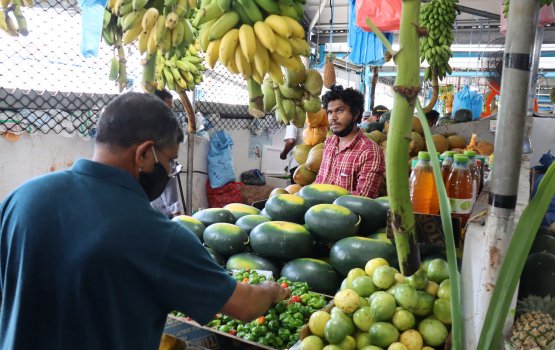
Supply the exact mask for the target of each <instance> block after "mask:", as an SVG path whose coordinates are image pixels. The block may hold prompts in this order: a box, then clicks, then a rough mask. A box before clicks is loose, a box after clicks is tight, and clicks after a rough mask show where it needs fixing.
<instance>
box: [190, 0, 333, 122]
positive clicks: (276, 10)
mask: <svg viewBox="0 0 555 350" xmlns="http://www.w3.org/2000/svg"><path fill="white" fill-rule="evenodd" d="M305 2H306V1H305V0H279V1H278V0H203V1H202V2H201V4H200V9H199V11H197V12H196V14H195V16H194V18H193V22H192V24H193V26H195V27H196V28H198V30H199V41H200V47H201V49H202V51H204V52H205V53H206V63H207V65H208V67H210V68H212V69H213V68H214V67H215V66H216V64H217V63H218V62H220V63H221V64H222V65H224V66H225V67H226V68H227V70H228V71H229V72H231V73H232V74H240V75H241V76H242V77H243V78H244V79H245V80H246V81H247V89H248V91H249V113H250V114H251V115H252V116H254V117H257V118H260V117H263V116H264V115H265V114H266V113H267V112H271V111H272V110H274V109H276V108H277V112H276V118H277V120H278V121H279V122H280V123H288V122H294V123H295V124H298V125H301V126H302V125H304V121H305V115H306V112H305V109H304V108H303V104H304V105H306V106H308V109H310V110H313V109H315V107H314V105H316V104H317V105H318V110H319V109H320V93H321V90H322V87H321V82H322V78H321V76H320V77H319V78H318V77H317V78H314V74H313V73H311V74H308V75H307V72H306V70H305V67H304V64H303V62H302V60H301V56H306V57H308V56H309V55H310V46H309V44H308V42H307V41H306V39H305V31H304V28H303V27H302V25H301V24H300V23H299V21H300V19H301V18H303V16H304V5H305ZM316 73H317V74H318V75H319V73H318V72H316ZM307 76H309V77H310V78H309V81H308V83H305V78H306V77H307ZM314 79H316V81H314ZM318 81H319V82H320V87H319V88H318ZM305 85H310V86H309V88H307V87H306V86H305ZM314 85H316V86H314Z"/></svg>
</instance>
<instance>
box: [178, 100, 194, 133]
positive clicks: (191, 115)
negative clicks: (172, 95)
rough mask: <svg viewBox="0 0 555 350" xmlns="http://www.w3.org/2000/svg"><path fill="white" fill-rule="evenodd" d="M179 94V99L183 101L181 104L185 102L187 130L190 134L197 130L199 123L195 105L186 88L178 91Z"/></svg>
mask: <svg viewBox="0 0 555 350" xmlns="http://www.w3.org/2000/svg"><path fill="white" fill-rule="evenodd" d="M177 94H178V95H179V100H180V101H181V104H183V108H185V113H187V117H188V118H187V120H188V122H187V132H188V133H189V134H193V133H195V132H197V123H196V119H195V111H194V110H193V105H192V104H191V101H190V100H189V96H187V94H186V93H185V91H184V90H179V91H177Z"/></svg>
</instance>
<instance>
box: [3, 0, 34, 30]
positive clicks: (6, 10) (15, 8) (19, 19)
mask: <svg viewBox="0 0 555 350" xmlns="http://www.w3.org/2000/svg"><path fill="white" fill-rule="evenodd" d="M33 4H34V0H0V5H1V6H0V29H2V30H3V31H5V32H6V33H7V34H8V35H10V36H19V35H20V34H21V35H23V36H27V35H28V34H29V30H28V29H27V20H26V19H25V17H24V16H23V12H21V7H22V6H27V7H32V6H33ZM10 12H13V15H14V17H15V19H14V18H12V16H11V15H10Z"/></svg>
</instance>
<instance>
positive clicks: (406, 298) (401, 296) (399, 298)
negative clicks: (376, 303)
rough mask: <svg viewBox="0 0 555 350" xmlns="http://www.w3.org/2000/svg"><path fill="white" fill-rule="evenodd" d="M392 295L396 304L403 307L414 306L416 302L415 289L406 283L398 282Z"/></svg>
mask: <svg viewBox="0 0 555 350" xmlns="http://www.w3.org/2000/svg"><path fill="white" fill-rule="evenodd" d="M393 296H394V297H395V301H396V302H397V305H399V306H401V307H404V308H405V309H410V308H412V307H414V306H415V305H416V303H417V302H418V295H417V294H416V289H414V287H412V286H409V285H408V284H400V285H398V286H396V287H395V289H394V290H393Z"/></svg>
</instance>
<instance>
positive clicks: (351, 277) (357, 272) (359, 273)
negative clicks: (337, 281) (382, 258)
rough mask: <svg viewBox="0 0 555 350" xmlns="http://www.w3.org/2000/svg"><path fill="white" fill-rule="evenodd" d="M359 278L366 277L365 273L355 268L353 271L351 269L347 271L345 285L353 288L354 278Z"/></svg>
mask: <svg viewBox="0 0 555 350" xmlns="http://www.w3.org/2000/svg"><path fill="white" fill-rule="evenodd" d="M360 276H366V272H364V270H363V269H361V268H359V267H355V268H354V269H351V270H350V271H349V273H348V274H347V285H348V286H349V288H352V287H353V281H354V280H355V278H357V277H360Z"/></svg>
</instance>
